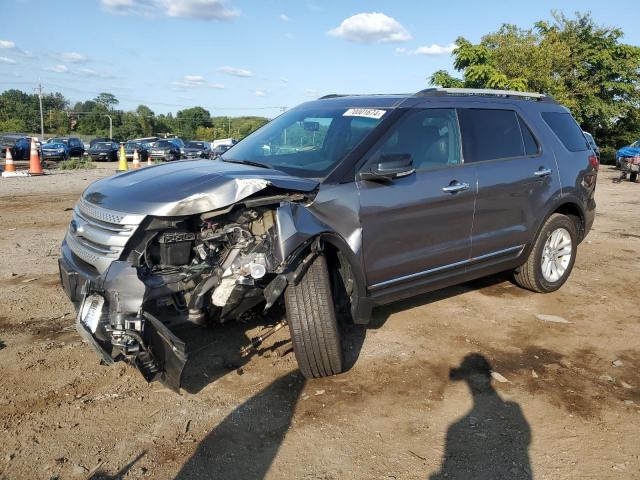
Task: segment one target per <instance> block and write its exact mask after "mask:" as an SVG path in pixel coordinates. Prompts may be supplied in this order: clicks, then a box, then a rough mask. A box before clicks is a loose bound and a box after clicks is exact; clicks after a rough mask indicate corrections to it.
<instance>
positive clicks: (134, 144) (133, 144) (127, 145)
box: [124, 142, 141, 148]
mask: <svg viewBox="0 0 640 480" xmlns="http://www.w3.org/2000/svg"><path fill="white" fill-rule="evenodd" d="M140 147H141V144H139V143H137V142H127V143H125V144H124V148H140Z"/></svg>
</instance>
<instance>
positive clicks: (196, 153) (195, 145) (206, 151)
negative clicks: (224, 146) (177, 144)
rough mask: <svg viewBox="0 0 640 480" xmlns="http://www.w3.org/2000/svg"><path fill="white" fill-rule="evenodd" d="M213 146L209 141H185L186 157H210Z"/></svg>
mask: <svg viewBox="0 0 640 480" xmlns="http://www.w3.org/2000/svg"><path fill="white" fill-rule="evenodd" d="M209 157H211V147H210V146H209V142H200V141H192V142H185V143H184V158H209Z"/></svg>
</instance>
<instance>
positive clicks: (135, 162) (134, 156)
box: [131, 148, 140, 169]
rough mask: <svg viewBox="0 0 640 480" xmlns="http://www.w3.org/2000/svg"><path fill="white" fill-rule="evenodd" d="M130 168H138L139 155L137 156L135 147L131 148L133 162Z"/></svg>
mask: <svg viewBox="0 0 640 480" xmlns="http://www.w3.org/2000/svg"><path fill="white" fill-rule="evenodd" d="M131 168H133V169H136V168H140V157H139V156H138V149H137V148H135V149H134V150H133V163H132V164H131Z"/></svg>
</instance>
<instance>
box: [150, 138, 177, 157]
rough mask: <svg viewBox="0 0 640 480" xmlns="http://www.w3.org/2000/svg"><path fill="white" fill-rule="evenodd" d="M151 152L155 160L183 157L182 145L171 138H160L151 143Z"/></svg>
mask: <svg viewBox="0 0 640 480" xmlns="http://www.w3.org/2000/svg"><path fill="white" fill-rule="evenodd" d="M150 153H151V158H152V159H153V160H163V161H165V162H171V161H174V160H180V157H181V154H180V147H178V146H177V145H176V144H175V143H174V142H172V141H170V140H169V139H167V140H158V141H157V142H156V143H154V144H153V145H151V150H150Z"/></svg>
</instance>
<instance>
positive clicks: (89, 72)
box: [71, 68, 115, 79]
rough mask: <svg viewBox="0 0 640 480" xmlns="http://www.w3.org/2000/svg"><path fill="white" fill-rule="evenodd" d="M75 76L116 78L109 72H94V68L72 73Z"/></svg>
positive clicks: (81, 69)
mask: <svg viewBox="0 0 640 480" xmlns="http://www.w3.org/2000/svg"><path fill="white" fill-rule="evenodd" d="M71 73H73V74H74V75H78V76H80V77H89V78H104V79H107V78H115V76H114V75H112V74H110V73H108V72H99V71H97V70H93V69H92V68H79V69H77V70H73V71H71Z"/></svg>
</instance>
